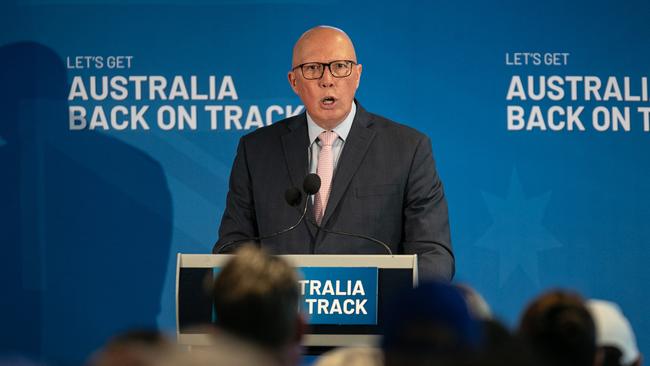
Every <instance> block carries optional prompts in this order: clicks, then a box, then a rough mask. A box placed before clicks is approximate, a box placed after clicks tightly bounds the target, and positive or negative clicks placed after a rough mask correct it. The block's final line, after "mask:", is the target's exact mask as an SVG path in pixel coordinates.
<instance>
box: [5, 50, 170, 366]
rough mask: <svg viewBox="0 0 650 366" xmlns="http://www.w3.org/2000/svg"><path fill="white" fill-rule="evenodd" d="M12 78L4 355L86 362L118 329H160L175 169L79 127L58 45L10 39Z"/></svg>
mask: <svg viewBox="0 0 650 366" xmlns="http://www.w3.org/2000/svg"><path fill="white" fill-rule="evenodd" d="M0 85H2V88H0V111H1V113H0V116H1V117H0V173H1V175H2V179H1V180H0V225H1V226H0V242H1V244H2V256H3V259H4V260H3V264H2V265H1V266H0V278H1V279H2V291H3V296H1V297H0V324H2V328H3V330H2V332H0V354H8V353H9V354H11V353H13V354H16V353H19V354H24V355H28V356H30V357H33V358H36V359H43V360H47V361H50V363H51V364H80V363H81V362H82V360H84V359H85V358H86V357H87V356H88V354H89V353H90V352H92V351H93V350H95V349H96V348H98V347H99V346H100V345H101V344H102V343H103V342H104V341H105V340H106V339H107V338H108V337H109V336H111V335H113V334H115V333H116V332H118V331H122V330H124V329H127V328H130V327H134V326H140V327H155V324H156V316H157V314H158V312H159V310H160V297H161V292H162V288H163V280H164V278H165V271H166V265H167V261H168V256H169V251H170V245H171V235H172V234H171V233H172V204H171V197H170V192H169V188H168V185H167V181H166V178H165V174H164V172H163V170H162V168H161V166H160V164H159V163H158V162H156V161H154V160H153V159H152V158H151V157H150V156H148V155H147V154H146V153H144V152H142V151H140V150H138V149H137V148H134V147H133V146H129V145H127V144H125V143H123V142H121V141H119V140H117V139H115V138H113V137H110V136H108V135H106V134H103V133H99V132H94V131H69V129H68V120H67V118H68V117H67V115H68V114H67V113H68V112H67V106H68V105H67V95H68V81H67V79H66V70H65V65H64V63H63V61H62V60H61V58H60V57H59V56H58V55H57V54H56V53H55V52H54V51H53V50H51V49H49V48H48V47H46V46H43V45H41V44H37V43H32V42H22V43H14V44H10V45H5V46H2V47H0ZM5 294H6V295H5Z"/></svg>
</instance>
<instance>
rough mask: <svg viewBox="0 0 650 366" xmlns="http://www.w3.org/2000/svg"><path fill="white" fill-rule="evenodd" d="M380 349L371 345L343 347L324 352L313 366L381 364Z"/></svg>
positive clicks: (382, 362) (369, 365)
mask: <svg viewBox="0 0 650 366" xmlns="http://www.w3.org/2000/svg"><path fill="white" fill-rule="evenodd" d="M383 364H384V360H383V355H382V353H381V350H380V349H378V348H372V347H343V348H337V349H334V350H332V351H329V352H326V353H324V354H323V355H322V356H320V357H319V358H318V360H316V362H315V363H314V366H382V365H383Z"/></svg>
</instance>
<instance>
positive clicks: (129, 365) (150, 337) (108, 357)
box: [89, 329, 173, 366]
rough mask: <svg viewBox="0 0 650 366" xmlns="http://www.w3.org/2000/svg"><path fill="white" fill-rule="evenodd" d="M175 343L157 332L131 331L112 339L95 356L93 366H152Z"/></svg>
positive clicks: (171, 348) (91, 362)
mask: <svg viewBox="0 0 650 366" xmlns="http://www.w3.org/2000/svg"><path fill="white" fill-rule="evenodd" d="M172 350H173V343H172V342H171V341H170V340H169V339H168V338H167V337H166V336H165V335H164V334H162V333H161V332H159V331H157V330H145V329H138V330H131V331H128V332H125V333H122V334H119V335H117V336H115V337H113V338H111V339H110V340H109V341H108V342H107V343H106V345H105V346H104V347H103V348H102V349H101V350H99V352H98V353H96V354H95V355H93V357H92V358H91V360H90V362H89V364H90V365H91V366H150V365H156V364H157V362H158V360H159V359H160V358H161V357H163V355H164V354H165V353H167V352H170V351H172Z"/></svg>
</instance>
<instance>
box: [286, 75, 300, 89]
mask: <svg viewBox="0 0 650 366" xmlns="http://www.w3.org/2000/svg"><path fill="white" fill-rule="evenodd" d="M287 79H288V80H289V86H290V87H291V89H293V92H294V93H296V94H298V89H297V87H296V74H295V73H294V72H293V71H289V73H288V74H287Z"/></svg>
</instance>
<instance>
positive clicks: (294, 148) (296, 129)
mask: <svg viewBox="0 0 650 366" xmlns="http://www.w3.org/2000/svg"><path fill="white" fill-rule="evenodd" d="M287 127H288V128H289V133H287V134H285V135H282V149H283V151H284V158H285V161H286V163H287V169H288V171H289V176H290V177H291V184H292V185H293V186H294V187H296V188H298V189H300V190H301V191H302V182H303V180H304V179H305V176H306V175H307V173H308V170H309V160H308V159H309V157H308V155H307V150H308V148H309V133H308V132H307V118H306V117H305V114H304V113H303V114H301V115H299V116H297V117H296V118H294V119H293V120H291V121H287ZM287 188H289V187H287ZM300 207H302V206H300ZM307 215H311V217H314V214H313V207H312V204H311V203H309V204H308V206H307ZM305 225H306V226H307V228H308V230H309V233H310V234H311V236H312V238H313V237H314V235H315V232H314V230H315V229H314V228H312V227H311V225H308V224H307V223H306V222H305Z"/></svg>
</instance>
